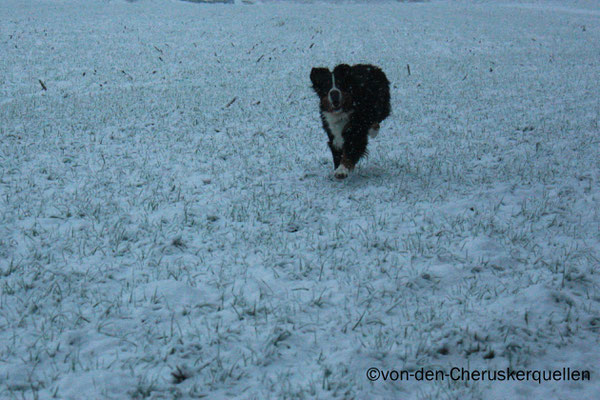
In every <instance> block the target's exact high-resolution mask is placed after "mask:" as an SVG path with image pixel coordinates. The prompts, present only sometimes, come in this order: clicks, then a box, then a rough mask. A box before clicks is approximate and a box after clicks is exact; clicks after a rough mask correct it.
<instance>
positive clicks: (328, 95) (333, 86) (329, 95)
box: [327, 72, 339, 103]
mask: <svg viewBox="0 0 600 400" xmlns="http://www.w3.org/2000/svg"><path fill="white" fill-rule="evenodd" d="M333 90H337V91H338V92H339V89H338V88H337V87H336V86H335V75H333V72H332V73H331V89H329V93H327V97H329V102H330V103H333V101H331V92H332V91H333Z"/></svg>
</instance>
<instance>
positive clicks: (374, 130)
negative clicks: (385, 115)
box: [369, 122, 379, 138]
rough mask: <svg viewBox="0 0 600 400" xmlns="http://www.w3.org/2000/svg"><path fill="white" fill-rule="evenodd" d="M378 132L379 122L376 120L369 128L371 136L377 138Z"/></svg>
mask: <svg viewBox="0 0 600 400" xmlns="http://www.w3.org/2000/svg"><path fill="white" fill-rule="evenodd" d="M378 134H379V123H377V122H375V123H374V124H373V125H371V127H370V128H369V137H370V138H376V137H377V135H378Z"/></svg>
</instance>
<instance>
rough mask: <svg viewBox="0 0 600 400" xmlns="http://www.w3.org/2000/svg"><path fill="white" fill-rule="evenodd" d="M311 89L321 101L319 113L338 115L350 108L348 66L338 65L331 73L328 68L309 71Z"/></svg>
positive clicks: (350, 89) (350, 91)
mask: <svg viewBox="0 0 600 400" xmlns="http://www.w3.org/2000/svg"><path fill="white" fill-rule="evenodd" d="M310 80H311V82H312V84H313V89H314V90H315V92H316V93H317V94H318V95H319V98H320V99H321V111H325V112H332V113H339V112H347V111H350V109H351V108H352V79H351V74H350V66H349V65H347V64H340V65H338V66H337V67H335V68H334V70H333V72H331V71H329V69H328V68H313V69H312V71H310Z"/></svg>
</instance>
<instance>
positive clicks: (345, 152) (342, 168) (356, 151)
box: [334, 129, 368, 179]
mask: <svg viewBox="0 0 600 400" xmlns="http://www.w3.org/2000/svg"><path fill="white" fill-rule="evenodd" d="M367 143H368V139H367V132H366V129H365V132H362V131H352V130H348V132H347V134H346V135H345V137H344V146H343V147H342V157H341V160H340V165H339V166H338V167H337V168H336V169H335V172H334V176H335V177H336V178H338V179H344V178H347V177H348V174H349V173H350V172H351V171H352V170H353V169H354V166H355V165H356V163H358V160H360V158H361V157H362V156H363V155H365V153H366V152H367Z"/></svg>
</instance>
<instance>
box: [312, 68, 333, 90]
mask: <svg viewBox="0 0 600 400" xmlns="http://www.w3.org/2000/svg"><path fill="white" fill-rule="evenodd" d="M330 75H331V72H329V69H328V68H313V69H312V70H311V71H310V81H311V82H312V84H313V89H314V90H315V92H317V93H320V92H322V91H323V89H324V88H325V85H326V84H327V81H328V79H329V76H330Z"/></svg>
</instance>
